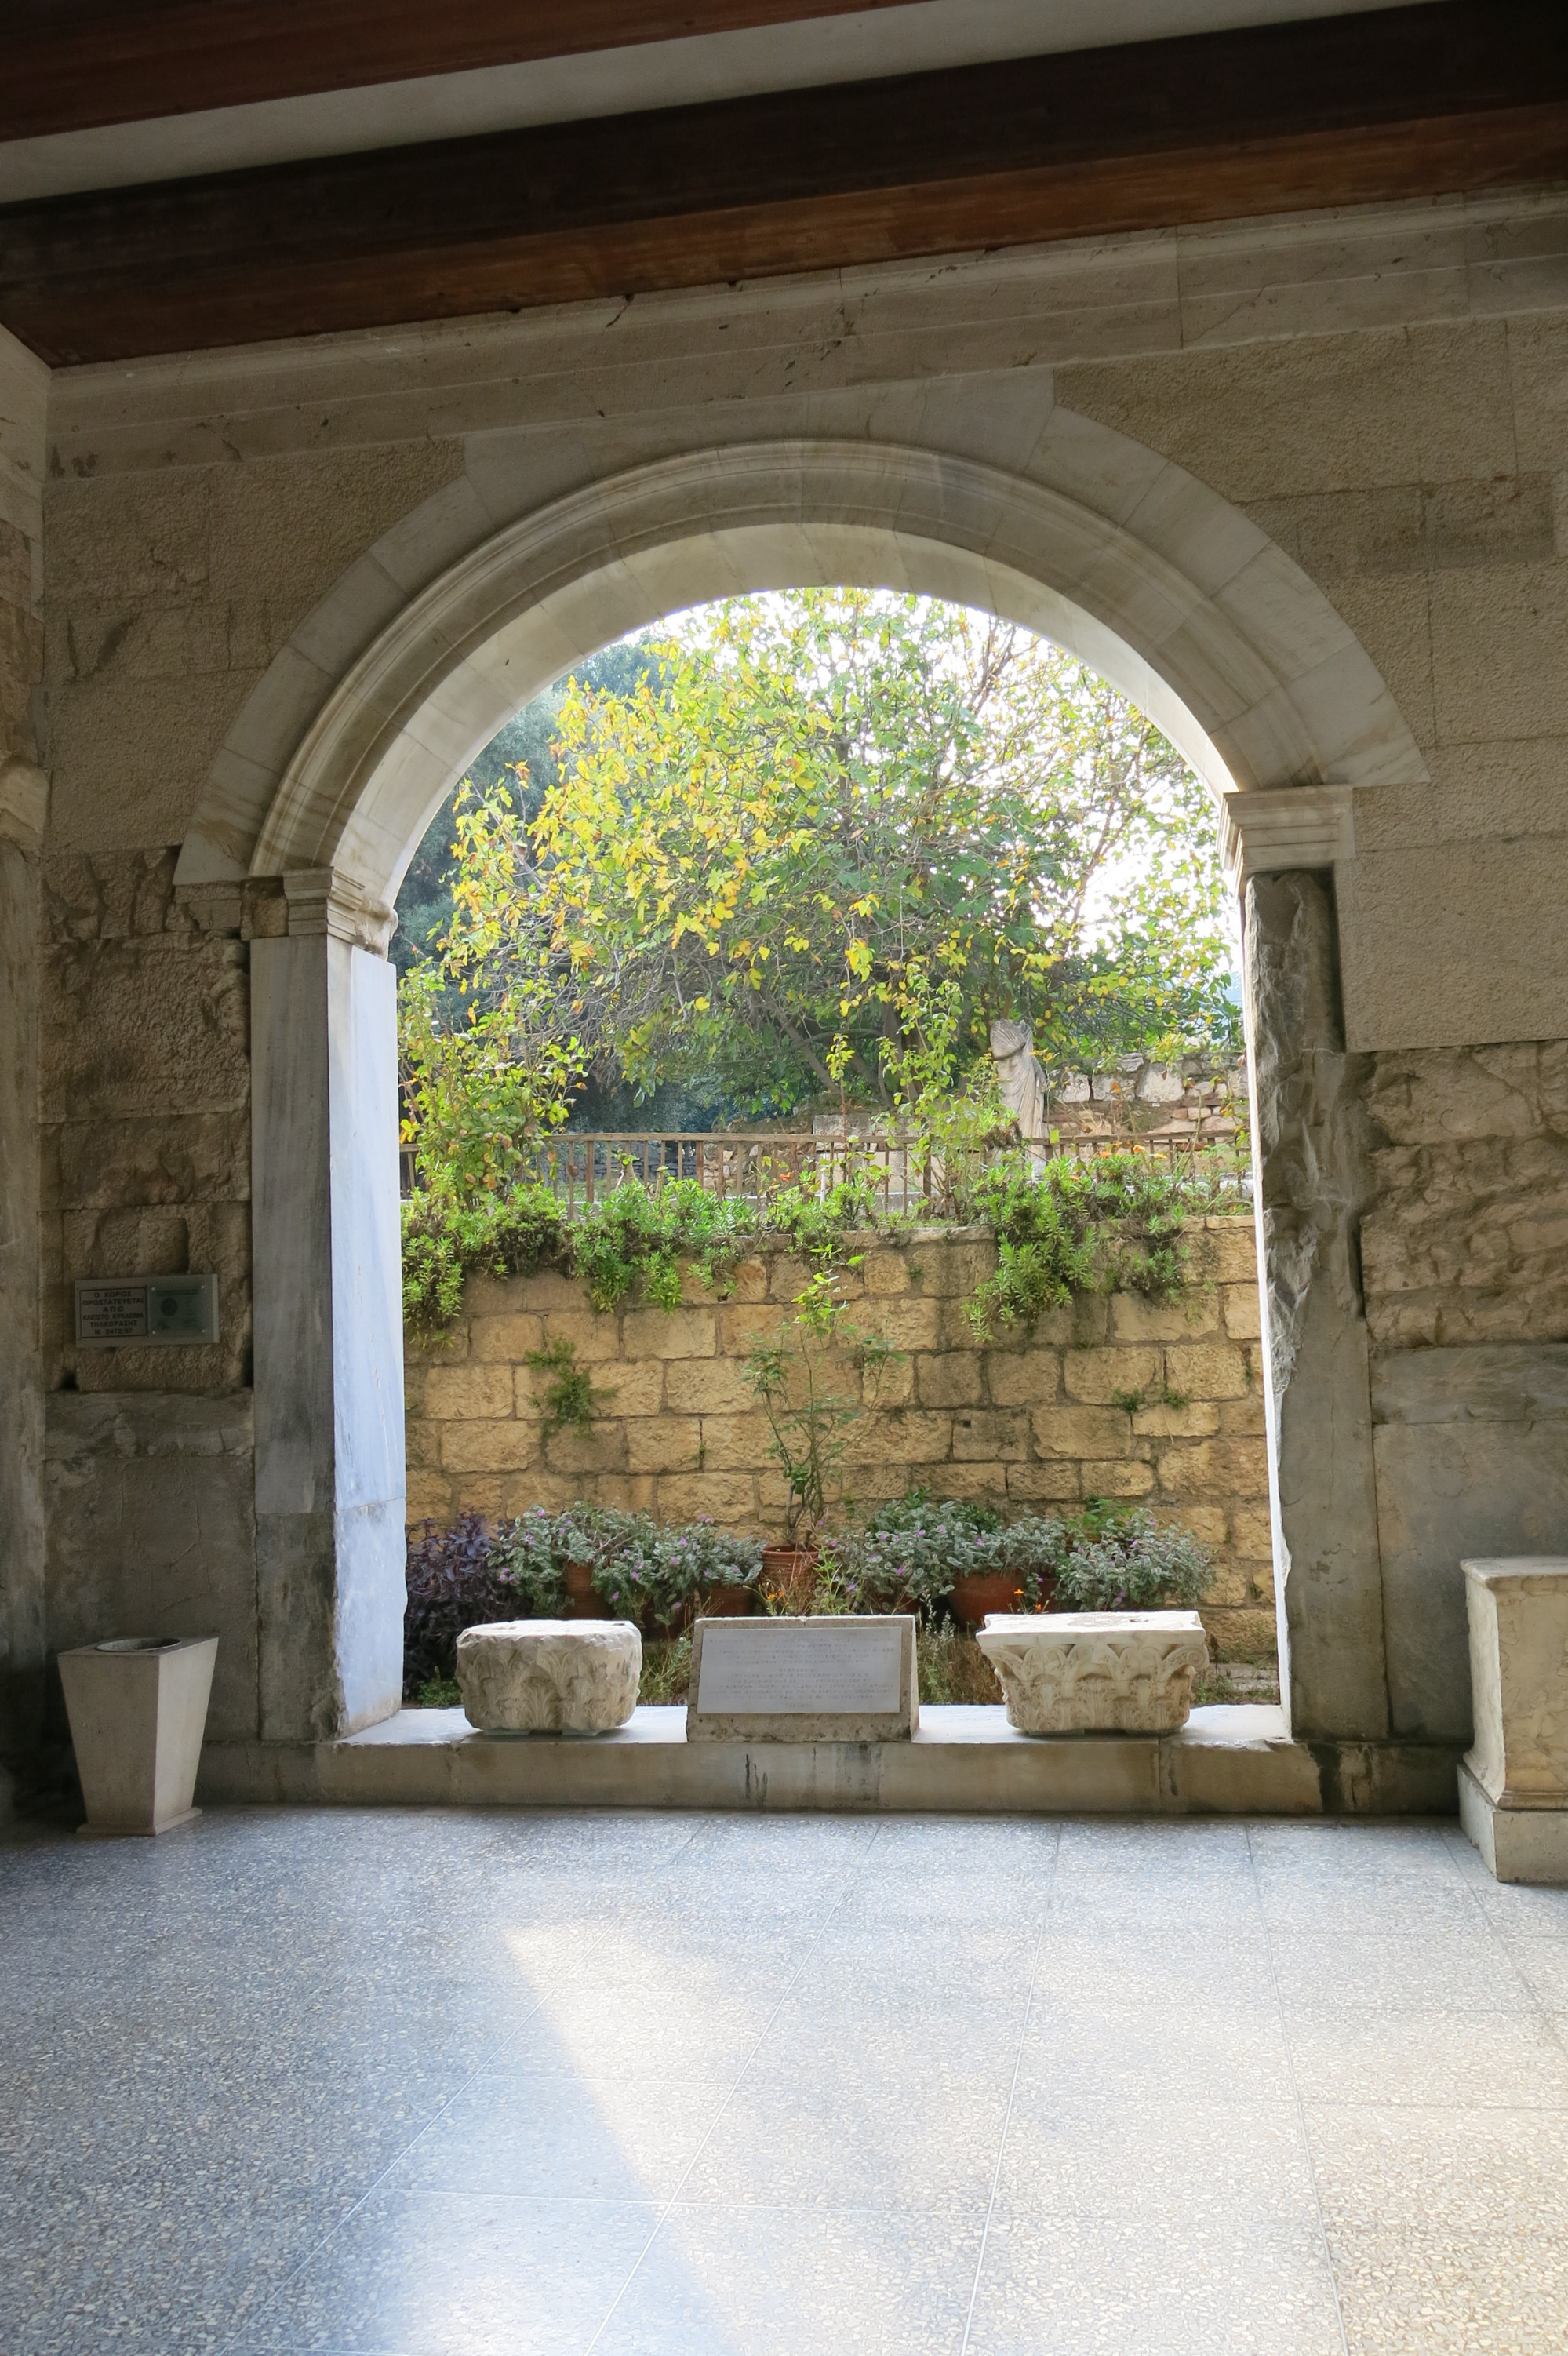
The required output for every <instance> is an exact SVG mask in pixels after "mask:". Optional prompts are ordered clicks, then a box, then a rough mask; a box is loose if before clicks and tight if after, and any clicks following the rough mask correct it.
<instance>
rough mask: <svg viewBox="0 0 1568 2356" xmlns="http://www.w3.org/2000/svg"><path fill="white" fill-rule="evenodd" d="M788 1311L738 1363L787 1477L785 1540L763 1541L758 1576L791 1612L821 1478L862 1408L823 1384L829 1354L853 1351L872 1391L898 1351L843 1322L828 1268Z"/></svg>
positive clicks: (810, 1556)
mask: <svg viewBox="0 0 1568 2356" xmlns="http://www.w3.org/2000/svg"><path fill="white" fill-rule="evenodd" d="M795 1312H796V1313H795V1320H794V1323H793V1324H791V1325H788V1326H781V1328H780V1330H779V1334H778V1338H777V1340H776V1341H774V1342H773V1343H765V1342H754V1343H753V1344H752V1347H751V1349H750V1350H749V1351H748V1352H747V1354H746V1360H745V1369H744V1371H745V1376H746V1380H747V1381H748V1382H749V1384H750V1385H751V1387H752V1396H753V1397H754V1398H755V1399H756V1401H757V1404H758V1406H759V1407H760V1408H762V1410H763V1415H764V1416H765V1417H766V1419H767V1424H768V1435H769V1437H768V1446H769V1451H770V1453H771V1454H772V1456H773V1459H774V1461H775V1462H776V1463H777V1464H778V1466H779V1468H780V1470H781V1471H782V1472H783V1473H784V1479H785V1482H786V1483H787V1484H788V1494H787V1498H786V1503H785V1507H784V1531H785V1543H784V1545H783V1546H765V1547H763V1587H764V1589H765V1590H766V1591H767V1593H768V1595H769V1596H770V1598H771V1599H772V1600H773V1603H774V1605H775V1607H776V1606H777V1605H779V1604H780V1603H782V1604H783V1605H784V1608H786V1609H788V1610H791V1611H796V1610H805V1608H806V1606H807V1605H808V1603H809V1601H810V1597H811V1590H812V1587H813V1584H814V1582H815V1579H816V1532H817V1528H818V1526H819V1525H820V1523H821V1521H822V1517H823V1515H824V1513H825V1512H826V1510H827V1488H828V1483H829V1481H830V1479H831V1477H832V1474H833V1472H835V1470H836V1469H837V1465H838V1463H839V1462H840V1460H841V1458H842V1457H843V1454H844V1450H845V1446H846V1443H847V1437H848V1427H849V1425H850V1424H852V1423H854V1422H856V1421H857V1420H858V1419H859V1416H860V1414H861V1412H862V1410H861V1408H860V1406H859V1402H857V1401H856V1400H853V1399H848V1398H843V1397H842V1396H841V1395H839V1394H838V1393H837V1392H835V1391H832V1390H829V1389H828V1388H827V1367H828V1361H829V1358H830V1356H831V1355H832V1354H834V1353H836V1352H837V1353H842V1354H844V1355H846V1356H848V1357H852V1358H853V1359H854V1360H855V1361H856V1362H857V1363H858V1365H859V1370H860V1372H861V1374H862V1376H863V1377H864V1379H865V1381H866V1383H867V1385H868V1386H869V1388H870V1390H871V1394H872V1397H873V1398H874V1397H875V1395H876V1391H877V1389H878V1388H879V1387H880V1382H881V1377H882V1374H883V1372H884V1371H885V1369H886V1367H887V1365H888V1363H889V1361H890V1359H891V1358H892V1357H894V1356H896V1355H898V1353H896V1352H895V1351H893V1350H891V1349H890V1348H889V1346H888V1344H887V1342H886V1340H885V1339H884V1338H883V1337H882V1336H881V1335H880V1334H872V1333H863V1332H862V1331H861V1330H860V1329H859V1327H858V1326H856V1325H854V1324H853V1323H850V1321H849V1318H848V1306H847V1304H846V1303H845V1302H844V1301H841V1300H840V1299H839V1298H838V1297H837V1293H836V1292H835V1290H834V1284H833V1277H832V1275H831V1273H830V1272H829V1271H828V1270H827V1269H818V1270H817V1272H816V1275H815V1276H813V1277H812V1279H811V1280H810V1281H809V1283H807V1285H806V1286H805V1289H804V1290H802V1291H801V1292H798V1293H797V1294H796V1295H795Z"/></svg>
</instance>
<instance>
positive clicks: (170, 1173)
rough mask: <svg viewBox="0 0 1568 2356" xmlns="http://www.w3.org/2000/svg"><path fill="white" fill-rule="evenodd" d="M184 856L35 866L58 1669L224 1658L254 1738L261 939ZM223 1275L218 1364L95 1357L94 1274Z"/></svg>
mask: <svg viewBox="0 0 1568 2356" xmlns="http://www.w3.org/2000/svg"><path fill="white" fill-rule="evenodd" d="M175 858H176V853H175V852H174V851H172V850H164V851H101V852H100V853H98V854H96V855H94V856H92V857H89V856H87V855H86V854H77V855H72V854H69V853H57V854H56V855H55V856H54V857H53V858H49V859H46V860H45V862H43V888H42V903H43V905H42V936H43V937H42V964H43V991H42V1044H41V1050H40V1059H39V1060H40V1065H41V1085H40V1090H39V1110H40V1141H41V1160H42V1199H43V1218H42V1229H43V1232H42V1255H41V1256H42V1275H43V1358H44V1382H45V1389H46V1401H45V1407H46V1419H45V1442H44V1455H45V1467H44V1469H45V1483H46V1501H47V1511H48V1589H47V1593H48V1621H47V1633H48V1649H49V1651H50V1652H51V1653H54V1652H58V1651H59V1650H60V1649H61V1648H62V1647H64V1646H66V1645H69V1644H80V1643H84V1642H86V1641H87V1640H88V1639H90V1638H91V1637H93V1636H95V1635H99V1634H101V1633H103V1632H104V1630H106V1629H109V1630H112V1631H114V1632H117V1633H157V1634H165V1633H167V1634H175V1635H197V1634H209V1633H217V1635H218V1636H219V1658H218V1671H217V1678H216V1682H215V1684H214V1687H213V1699H212V1713H211V1727H212V1730H213V1732H214V1734H215V1735H217V1736H219V1738H221V1739H226V1740H233V1739H236V1738H238V1737H240V1736H243V1735H247V1734H254V1733H255V1732H256V1730H257V1689H256V1643H257V1637H256V1564H255V1482H254V1475H253V1451H252V1444H251V1016H250V939H251V936H252V935H253V934H254V933H255V932H256V931H258V930H264V929H266V928H267V926H268V925H269V922H273V923H275V922H276V920H277V918H278V917H279V916H281V914H282V909H283V903H282V902H281V900H276V899H272V898H268V897H258V896H257V895H256V894H253V893H249V894H247V893H241V892H240V891H239V890H234V891H225V892H214V893H208V894H199V895H196V896H194V897H191V898H184V897H182V898H180V899H176V896H175V893H174V888H173V876H174V865H175ZM186 1271H199V1272H202V1273H207V1272H209V1271H210V1272H212V1273H215V1274H216V1275H217V1277H218V1280H219V1288H218V1289H219V1339H218V1343H217V1344H216V1346H214V1347H212V1348H197V1349H184V1348H179V1349H168V1348H162V1349H159V1348H154V1349H148V1348H139V1349H138V1348H134V1347H128V1348H120V1349H101V1348H86V1349H80V1350H79V1349H78V1348H77V1346H76V1343H75V1340H74V1314H73V1288H74V1284H75V1280H76V1279H77V1278H79V1277H89V1276H130V1275H147V1274H154V1273H156V1274H164V1273H168V1274H180V1273H183V1272H186Z"/></svg>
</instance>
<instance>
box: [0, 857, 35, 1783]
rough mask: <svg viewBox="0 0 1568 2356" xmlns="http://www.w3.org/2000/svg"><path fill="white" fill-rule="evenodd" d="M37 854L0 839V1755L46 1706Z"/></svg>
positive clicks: (16, 1748) (28, 1733) (30, 1738)
mask: <svg viewBox="0 0 1568 2356" xmlns="http://www.w3.org/2000/svg"><path fill="white" fill-rule="evenodd" d="M37 905H38V901H37V860H36V859H35V858H34V857H33V856H32V855H31V853H30V852H28V851H26V850H24V848H23V846H22V845H21V844H20V843H17V842H13V841H6V840H5V839H3V838H0V1754H3V1753H19V1752H21V1751H27V1750H29V1749H31V1748H32V1747H33V1746H34V1744H36V1742H37V1739H38V1733H39V1730H40V1728H41V1725H42V1722H43V1708H44V1654H45V1641H44V1625H45V1579H46V1558H45V1545H44V1488H43V1480H44V1472H43V1462H44V1400H43V1387H42V1377H41V1365H40V1347H39V1345H40V1334H39V1325H38V1292H39V1286H38V1266H37V1238H38V1218H39V1200H38V1141H37V1086H38V974H37V954H36V948H35V943H36V940H37Z"/></svg>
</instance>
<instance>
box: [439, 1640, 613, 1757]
mask: <svg viewBox="0 0 1568 2356" xmlns="http://www.w3.org/2000/svg"><path fill="white" fill-rule="evenodd" d="M642 1674H643V1640H642V1638H641V1637H640V1636H639V1635H638V1633H637V1632H636V1630H635V1627H634V1626H633V1625H632V1623H631V1622H630V1621H629V1620H497V1621H495V1622H492V1623H491V1624H490V1625H489V1626H487V1627H482V1628H465V1629H464V1631H463V1633H462V1635H461V1636H459V1638H458V1640H457V1684H458V1689H459V1691H460V1692H461V1694H462V1696H463V1707H464V1710H465V1712H466V1713H467V1717H468V1722H469V1724H470V1725H471V1726H477V1727H481V1728H483V1729H485V1730H487V1731H492V1732H496V1733H508V1734H604V1733H607V1732H608V1731H609V1730H610V1729H611V1728H612V1727H614V1726H624V1724H625V1723H626V1720H627V1719H629V1718H630V1717H631V1715H632V1712H633V1710H634V1709H635V1708H636V1706H637V1687H638V1684H639V1683H640V1681H641V1678H642Z"/></svg>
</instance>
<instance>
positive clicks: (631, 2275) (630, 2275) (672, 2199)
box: [583, 1819, 881, 2356]
mask: <svg viewBox="0 0 1568 2356" xmlns="http://www.w3.org/2000/svg"><path fill="white" fill-rule="evenodd" d="M880 1835H881V1823H880V1819H879V1820H878V1821H877V1822H876V1823H875V1824H874V1825H873V1827H872V1831H871V1837H870V1838H869V1840H868V1841H867V1842H866V1843H865V1844H864V1847H862V1848H861V1849H860V1851H859V1854H858V1856H857V1858H856V1860H855V1864H854V1867H853V1869H852V1870H851V1871H850V1872H849V1873H848V1874H847V1875H846V1876H845V1879H844V1886H843V1890H842V1891H841V1892H840V1896H839V1899H838V1905H842V1904H843V1903H844V1901H845V1900H847V1899H848V1895H849V1893H850V1891H851V1890H852V1889H853V1888H854V1887H855V1885H856V1883H857V1881H858V1880H859V1879H860V1877H861V1876H862V1875H863V1873H864V1871H865V1868H866V1861H867V1859H868V1858H869V1857H870V1856H871V1854H872V1852H873V1851H874V1850H875V1848H876V1846H877V1842H878V1840H879V1838H880ZM836 1912H837V1906H836V1907H835V1908H834V1910H833V1912H831V1913H829V1914H828V1915H827V1918H826V1919H825V1921H824V1922H823V1923H822V1925H821V1927H820V1929H819V1930H818V1932H817V1933H816V1937H815V1938H814V1939H813V1940H812V1942H811V1944H810V1945H809V1946H808V1947H807V1949H806V1951H805V1954H803V1955H802V1957H801V1959H800V1961H799V1963H798V1964H797V1965H795V1970H794V1971H793V1972H792V1973H791V1975H790V1977H789V1980H788V1982H787V1984H786V1985H785V1987H783V1988H782V1989H781V1990H780V1992H779V1997H778V2001H777V2003H776V2004H775V2005H774V2006H773V2010H772V2012H770V2014H769V2015H768V2018H767V2019H766V2020H765V2021H764V2022H763V2026H762V2028H761V2029H759V2030H758V2032H757V2035H756V2037H755V2039H754V2040H753V2041H752V2046H751V2048H750V2050H749V2051H748V2052H747V2055H746V2059H745V2061H743V2062H742V2063H741V2068H740V2071H739V2072H738V2073H737V2075H736V2078H735V2083H734V2084H733V2085H732V2086H731V2089H730V2092H729V2094H727V2095H726V2096H725V2098H724V2101H723V2102H722V2103H721V2104H720V2106H719V2109H718V2110H717V2111H716V2112H715V2113H714V2115H713V2116H712V2118H711V2119H710V2120H709V2123H708V2126H707V2127H706V2129H705V2130H704V2132H703V2136H702V2140H701V2142H700V2143H699V2145H698V2147H697V2148H696V2150H695V2151H694V2152H693V2153H692V2155H691V2158H690V2159H689V2160H688V2162H687V2164H686V2167H685V2168H684V2169H683V2170H682V2171H681V2177H680V2181H679V2183H677V2186H676V2188H675V2190H674V2191H673V2192H671V2193H670V2195H669V2196H668V2198H667V2200H666V2201H663V2202H662V2203H661V2204H659V2207H660V2213H659V2215H658V2217H657V2218H656V2221H655V2223H654V2226H653V2229H652V2231H651V2232H650V2233H649V2234H648V2237H647V2239H646V2241H645V2243H644V2244H643V2246H642V2248H641V2249H640V2250H639V2251H638V2252H637V2254H636V2256H635V2258H634V2259H633V2261H632V2264H631V2265H630V2266H629V2268H628V2269H627V2272H626V2276H625V2279H624V2281H623V2283H622V2285H621V2286H620V2288H619V2290H618V2291H617V2292H616V2293H615V2296H614V2297H613V2299H612V2300H611V2302H610V2304H609V2306H608V2307H607V2308H605V2310H604V2312H603V2315H602V2316H601V2317H600V2319H599V2322H598V2325H597V2327H596V2328H595V2329H594V2332H593V2336H592V2339H591V2340H589V2341H588V2342H587V2344H586V2346H585V2348H584V2350H583V2356H592V2351H593V2350H594V2349H595V2348H597V2346H598V2345H599V2342H600V2340H602V2339H603V2336H604V2333H605V2331H606V2329H608V2327H609V2325H610V2323H611V2321H612V2319H613V2317H614V2314H615V2311H616V2309H617V2308H619V2306H620V2304H621V2301H622V2300H623V2299H624V2297H625V2296H626V2293H627V2292H628V2290H630V2288H631V2286H632V2285H633V2283H634V2282H635V2279H636V2277H637V2275H638V2273H639V2272H640V2270H641V2268H642V2265H643V2262H644V2260H645V2258H646V2256H647V2254H648V2252H649V2251H650V2250H651V2249H652V2248H653V2245H654V2244H655V2243H656V2241H657V2239H658V2237H659V2234H660V2233H662V2232H663V2230H664V2228H665V2225H666V2224H667V2222H668V2221H669V2219H670V2217H671V2216H672V2215H673V2214H674V2212H675V2208H676V2204H677V2201H679V2199H680V2195H681V2191H682V2190H683V2188H684V2187H685V2185H686V2182H687V2179H688V2178H689V2176H690V2175H691V2173H692V2170H693V2169H695V2168H696V2167H697V2164H698V2162H699V2160H700V2158H702V2155H703V2153H704V2151H705V2150H706V2149H707V2147H708V2145H709V2141H710V2139H711V2137H712V2136H713V2133H714V2130H715V2129H716V2128H717V2126H718V2125H719V2122H720V2119H721V2118H722V2117H723V2115H724V2114H725V2112H726V2111H727V2110H728V2109H729V2107H730V2104H731V2103H732V2102H733V2100H734V2098H735V2094H736V2093H737V2091H738V2090H739V2088H740V2085H741V2080H742V2079H743V2078H744V2077H745V2074H746V2072H747V2070H748V2069H749V2068H750V2066H751V2063H752V2061H753V2060H754V2058H755V2056H756V2055H757V2053H758V2052H759V2051H761V2048H762V2044H763V2039H764V2038H765V2037H766V2036H767V2033H768V2031H769V2029H771V2028H772V2027H773V2022H774V2021H775V2020H776V2019H778V2017H779V2014H780V2013H781V2012H782V2011H783V2010H784V2004H785V2002H786V2001H787V1999H788V1997H789V1995H790V1992H791V1990H792V1989H793V1988H794V1987H795V1985H796V1983H797V1981H798V1980H799V1979H800V1977H801V1975H802V1974H803V1973H804V1972H805V1967H806V1965H808V1964H809V1963H810V1961H811V1958H812V1955H813V1954H815V1953H816V1948H817V1946H818V1945H819V1944H820V1943H821V1941H822V1938H823V1936H824V1935H825V1933H826V1932H827V1925H828V1923H829V1922H831V1921H832V1920H833V1914H834V1913H836Z"/></svg>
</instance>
